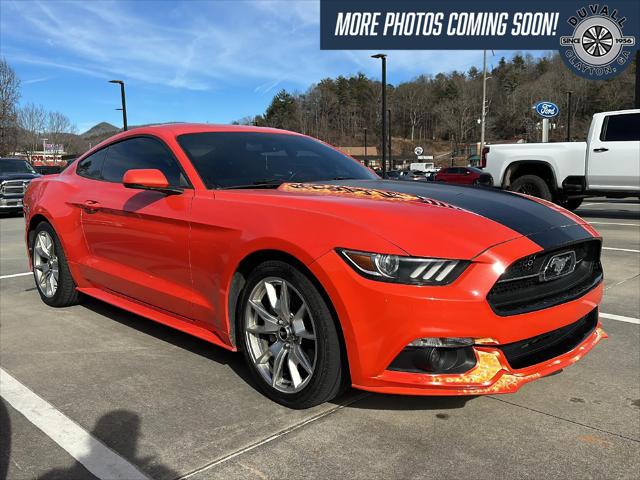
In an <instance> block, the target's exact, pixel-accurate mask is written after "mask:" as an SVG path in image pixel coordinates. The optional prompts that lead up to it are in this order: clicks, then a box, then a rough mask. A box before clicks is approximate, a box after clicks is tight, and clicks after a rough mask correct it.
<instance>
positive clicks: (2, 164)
mask: <svg viewBox="0 0 640 480" xmlns="http://www.w3.org/2000/svg"><path fill="white" fill-rule="evenodd" d="M0 173H36V171H35V170H34V169H33V167H32V166H31V165H29V163H28V162H25V161H24V160H18V159H11V158H9V159H4V158H3V159H1V160H0Z"/></svg>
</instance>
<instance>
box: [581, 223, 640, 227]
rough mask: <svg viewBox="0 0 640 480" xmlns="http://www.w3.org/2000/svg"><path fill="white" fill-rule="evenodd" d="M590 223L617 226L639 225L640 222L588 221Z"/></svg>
mask: <svg viewBox="0 0 640 480" xmlns="http://www.w3.org/2000/svg"><path fill="white" fill-rule="evenodd" d="M589 223H590V224H591V225H616V226H619V227H640V223H614V222H589Z"/></svg>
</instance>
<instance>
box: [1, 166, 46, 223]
mask: <svg viewBox="0 0 640 480" xmlns="http://www.w3.org/2000/svg"><path fill="white" fill-rule="evenodd" d="M39 176H40V175H39V174H38V173H37V172H36V171H35V170H34V169H33V167H32V166H31V165H30V164H29V162H26V161H24V160H20V159H18V158H0V212H8V213H12V212H14V213H18V212H21V211H22V197H24V192H25V190H26V189H27V186H28V185H29V182H30V181H31V180H32V179H33V178H35V177H39Z"/></svg>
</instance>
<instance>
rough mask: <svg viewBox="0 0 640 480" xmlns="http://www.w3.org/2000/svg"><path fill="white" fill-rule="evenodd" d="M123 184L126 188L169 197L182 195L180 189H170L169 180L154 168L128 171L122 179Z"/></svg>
mask: <svg viewBox="0 0 640 480" xmlns="http://www.w3.org/2000/svg"><path fill="white" fill-rule="evenodd" d="M122 183H123V184H124V186H125V187H126V188H137V189H140V190H155V191H158V192H163V193H166V194H167V195H174V194H179V193H182V190H181V189H179V188H171V187H169V180H167V177H165V175H164V173H162V172H161V171H160V170H156V169H153V168H150V169H135V170H127V171H126V172H125V174H124V176H123V177H122Z"/></svg>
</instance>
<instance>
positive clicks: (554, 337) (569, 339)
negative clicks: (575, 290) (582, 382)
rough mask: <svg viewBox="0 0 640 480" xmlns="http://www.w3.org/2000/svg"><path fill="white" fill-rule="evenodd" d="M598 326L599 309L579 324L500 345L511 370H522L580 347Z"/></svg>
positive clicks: (579, 321)
mask: <svg viewBox="0 0 640 480" xmlns="http://www.w3.org/2000/svg"><path fill="white" fill-rule="evenodd" d="M597 325H598V309H595V310H592V311H591V313H589V314H588V315H585V316H584V317H582V318H581V319H580V320H578V321H577V322H574V323H572V324H570V325H567V326H566V327H562V328H559V329H557V330H553V331H551V332H548V333H543V334H542V335H538V336H537V337H532V338H527V339H526V340H521V341H519V342H514V343H509V344H506V345H500V346H498V348H499V349H500V350H502V353H504V356H505V357H506V358H507V361H508V362H509V365H511V368H514V369H516V370H517V369H520V368H526V367H530V366H531V365H535V364H537V363H542V362H545V361H547V360H550V359H552V358H554V357H557V356H559V355H562V354H564V353H567V352H568V351H570V350H573V349H574V348H576V347H577V346H578V345H580V344H581V343H582V342H583V341H584V340H585V339H586V338H587V337H588V336H589V335H590V334H591V333H592V332H593V331H594V330H595V328H596V326H597Z"/></svg>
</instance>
